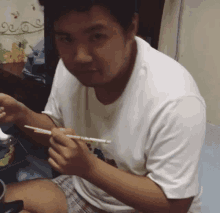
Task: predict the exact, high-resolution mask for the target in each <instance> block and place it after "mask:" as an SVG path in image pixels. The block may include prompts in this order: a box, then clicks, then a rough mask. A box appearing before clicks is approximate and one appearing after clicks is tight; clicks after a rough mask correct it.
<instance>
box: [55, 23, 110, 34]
mask: <svg viewBox="0 0 220 213" xmlns="http://www.w3.org/2000/svg"><path fill="white" fill-rule="evenodd" d="M103 29H107V27H106V26H104V25H102V24H96V25H93V26H91V27H89V28H87V29H85V30H84V31H83V32H84V33H91V32H93V31H96V30H103ZM54 33H55V34H56V35H64V36H71V33H67V32H63V31H59V30H57V31H56V30H54Z"/></svg>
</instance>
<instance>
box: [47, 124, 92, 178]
mask: <svg viewBox="0 0 220 213" xmlns="http://www.w3.org/2000/svg"><path fill="white" fill-rule="evenodd" d="M51 133H52V137H51V138H50V144H51V147H50V148H49V150H48V151H49V155H50V157H49V159H48V162H49V164H50V165H51V166H52V167H53V168H54V169H55V170H57V171H59V172H60V173H62V174H65V175H77V176H79V177H84V176H85V175H86V174H87V173H88V172H89V171H90V169H91V163H92V159H93V158H94V157H95V156H93V155H92V154H90V153H89V150H88V147H87V145H86V143H85V142H83V141H82V140H76V139H71V138H69V137H67V136H66V135H70V134H71V135H75V131H74V130H73V129H70V128H68V129H62V128H61V129H59V128H53V129H52V131H51Z"/></svg>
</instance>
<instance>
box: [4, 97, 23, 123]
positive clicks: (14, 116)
mask: <svg viewBox="0 0 220 213" xmlns="http://www.w3.org/2000/svg"><path fill="white" fill-rule="evenodd" d="M0 107H1V109H0V124H7V123H15V122H16V121H18V120H19V119H20V118H22V116H23V114H22V109H23V107H24V105H23V104H22V103H21V102H18V101H17V100H16V99H14V98H13V97H11V96H9V95H6V94H3V93H0Z"/></svg>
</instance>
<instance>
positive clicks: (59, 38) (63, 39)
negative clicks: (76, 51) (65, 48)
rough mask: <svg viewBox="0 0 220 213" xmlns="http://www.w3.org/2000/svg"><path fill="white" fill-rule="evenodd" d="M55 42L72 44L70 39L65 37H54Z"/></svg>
mask: <svg viewBox="0 0 220 213" xmlns="http://www.w3.org/2000/svg"><path fill="white" fill-rule="evenodd" d="M56 39H57V40H59V41H61V42H64V43H70V42H72V39H71V38H67V37H56Z"/></svg>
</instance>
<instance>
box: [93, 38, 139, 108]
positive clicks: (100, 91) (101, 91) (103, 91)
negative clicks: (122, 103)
mask: <svg viewBox="0 0 220 213" xmlns="http://www.w3.org/2000/svg"><path fill="white" fill-rule="evenodd" d="M136 56H137V44H136V41H135V42H134V43H133V47H132V51H131V56H130V60H129V63H128V66H127V68H126V71H125V72H123V74H122V75H121V76H119V77H117V78H116V79H114V80H113V81H112V82H110V83H109V84H106V85H104V86H103V87H96V88H94V89H95V93H96V97H97V99H98V100H99V101H100V102H101V103H102V104H104V105H108V104H111V103H114V102H115V101H116V100H117V99H118V98H119V97H120V96H121V95H122V93H123V92H124V90H125V88H126V86H127V83H128V82H129V80H130V77H131V74H132V72H133V69H134V64H135V59H136Z"/></svg>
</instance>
